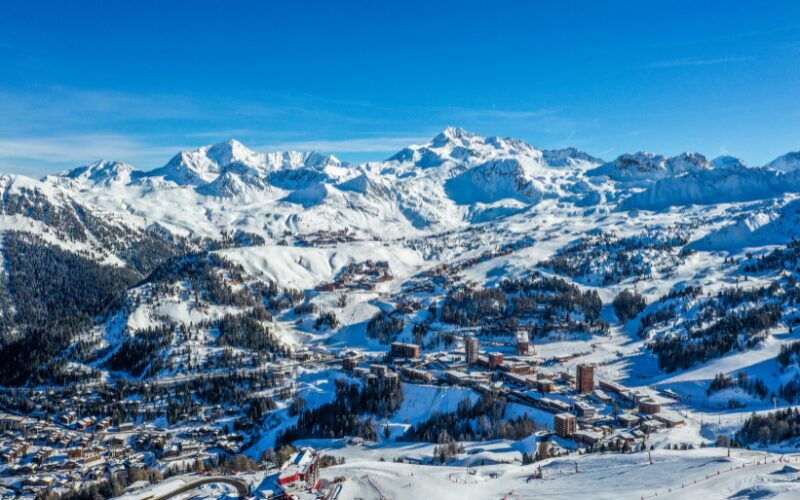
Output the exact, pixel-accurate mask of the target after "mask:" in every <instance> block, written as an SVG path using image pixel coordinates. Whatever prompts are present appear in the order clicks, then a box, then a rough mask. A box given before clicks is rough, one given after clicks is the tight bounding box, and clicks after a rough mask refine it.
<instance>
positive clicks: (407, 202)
mask: <svg viewBox="0 0 800 500" xmlns="http://www.w3.org/2000/svg"><path fill="white" fill-rule="evenodd" d="M0 191H2V199H1V201H0V204H1V205H0V208H2V215H0V232H2V245H0V259H2V263H3V271H2V273H0V359H2V360H3V362H2V363H1V365H2V366H0V429H3V431H4V433H3V434H2V435H0V454H2V458H3V460H2V465H0V493H2V491H3V488H5V489H7V490H8V491H9V492H15V493H19V492H23V491H53V492H62V493H65V494H66V493H67V492H70V491H73V492H74V491H76V485H78V484H80V485H81V487H82V488H94V489H95V492H100V493H99V494H101V495H111V494H114V495H126V496H127V498H141V499H143V498H166V497H169V495H171V494H172V493H173V492H174V491H177V490H179V489H181V488H183V487H184V486H186V485H187V484H190V483H192V481H195V480H196V477H205V476H208V475H217V476H225V477H236V478H239V479H237V481H239V482H238V483H235V484H237V485H244V486H243V487H246V489H247V493H248V494H251V495H253V496H255V497H257V498H276V497H278V496H279V495H286V497H288V498H342V499H345V498H347V499H349V498H416V497H419V496H422V495H423V494H426V495H431V494H433V495H435V496H436V497H437V498H534V497H535V498H566V497H572V498H574V497H575V496H576V495H577V496H578V497H594V498H649V497H650V496H653V495H655V494H658V496H667V497H668V498H671V497H674V498H686V497H688V495H691V496H694V497H697V496H700V495H704V494H707V495H712V494H714V493H715V492H718V491H724V492H725V495H728V496H736V495H739V496H741V497H748V496H749V497H754V496H759V495H763V496H771V497H781V496H782V497H784V498H793V497H795V496H796V495H800V489H798V487H797V484H798V483H797V481H798V480H799V479H800V463H797V460H798V457H800V455H798V454H797V453H796V450H797V444H798V442H800V416H798V414H797V410H795V409H794V408H796V405H797V404H798V403H800V333H798V332H795V331H794V328H795V327H796V326H797V325H798V324H800V283H799V282H798V276H800V243H798V238H800V205H798V204H799V203H800V153H796V152H795V153H787V154H786V155H784V156H781V157H780V158H777V159H775V160H774V161H772V162H770V163H768V164H766V165H763V166H748V165H747V164H745V163H744V162H743V161H741V160H739V159H736V158H732V157H719V158H715V159H707V158H706V157H704V156H703V155H702V154H700V153H696V152H687V153H682V154H679V155H677V156H672V157H668V156H664V155H660V154H655V153H647V152H636V153H631V154H623V155H620V156H619V157H617V158H615V159H606V160H604V159H600V158H597V157H595V156H593V155H591V154H589V153H586V152H583V151H581V150H578V149H575V148H567V149H562V150H540V149H537V148H535V147H533V146H531V145H529V144H526V143H525V142H523V141H520V140H517V139H513V138H501V137H482V136H479V135H477V134H474V133H471V132H468V131H466V130H463V129H460V128H454V127H449V128H447V129H445V130H444V131H442V132H441V133H440V134H438V135H436V136H435V137H433V138H432V139H431V140H430V141H428V142H427V143H425V144H421V145H410V146H408V147H406V148H403V149H402V150H400V151H399V152H397V153H396V154H394V155H393V156H391V157H389V158H388V159H385V160H376V161H370V162H365V163H359V164H355V163H348V162H345V161H341V160H339V159H338V158H336V157H334V156H329V155H324V154H320V153H317V152H297V151H289V152H256V151H253V150H250V149H249V148H247V147H246V146H245V145H243V144H241V143H239V142H237V141H235V140H229V141H226V142H222V143H219V144H216V145H210V146H205V147H201V148H199V149H196V150H193V151H182V152H179V153H177V154H176V155H175V156H174V157H173V158H172V159H170V160H169V161H167V162H166V164H164V166H162V167H160V168H156V169H153V170H147V171H144V170H138V169H137V168H136V167H135V166H132V165H130V164H127V163H124V162H122V161H107V160H100V161H97V162H95V163H91V164H89V165H86V166H83V167H79V168H75V169H72V170H68V171H65V172H61V173H58V174H52V175H48V176H46V177H44V178H42V179H40V180H35V179H31V178H28V177H25V176H21V175H3V176H2V177H0ZM787 409H789V410H787ZM776 410H777V411H779V413H775V412H776ZM304 447H307V448H304ZM312 450H315V451H312ZM317 468H319V470H317ZM131 470H136V471H137V472H136V474H131V473H130V471H131ZM295 470H300V471H301V472H299V473H298V475H297V477H294V476H292V478H291V480H288V479H287V480H286V481H284V479H286V478H287V477H289V476H287V475H286V474H288V472H287V471H295ZM688 470H690V471H691V474H688V475H687V472H686V471H688ZM115 471H116V472H119V471H124V472H126V473H127V476H126V477H128V478H130V477H134V476H135V477H136V478H138V480H137V481H127V482H125V484H115V483H114V481H117V480H116V479H114V478H115V476H114V474H115V473H116V472H115ZM304 474H305V475H304ZM575 474H577V476H576V475H575ZM617 475H618V476H619V478H620V479H619V480H617V479H612V478H613V477H616V476H617ZM619 481H622V482H625V483H627V484H631V485H632V487H631V489H630V490H628V491H625V492H620V491H619V490H618V489H617V488H618V487H619ZM691 481H695V482H693V483H691V485H690V482H691ZM633 485H635V486H633ZM688 488H692V489H691V490H689V489H688ZM237 489H238V488H237V487H234V486H233V485H231V484H227V485H224V484H221V483H218V482H213V481H209V484H206V485H202V486H200V487H199V489H198V490H197V491H195V494H197V495H201V496H205V497H219V496H223V495H229V496H234V495H236V494H237ZM681 490H685V491H683V492H682V491H681ZM687 492H688V493H687ZM176 494H178V493H176ZM271 495H275V496H271ZM292 495H294V496H292ZM670 495H672V496H670Z"/></svg>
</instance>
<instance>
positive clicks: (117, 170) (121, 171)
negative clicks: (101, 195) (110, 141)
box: [42, 159, 137, 185]
mask: <svg viewBox="0 0 800 500" xmlns="http://www.w3.org/2000/svg"><path fill="white" fill-rule="evenodd" d="M136 174H137V172H136V170H135V169H134V168H133V166H132V165H130V164H128V163H125V162H121V161H113V160H103V159H100V160H97V161H95V162H93V163H90V164H88V165H83V166H81V167H77V168H73V169H71V170H65V171H63V172H60V173H58V174H54V175H48V176H46V177H45V178H44V179H42V180H48V179H49V180H67V181H75V182H79V183H88V184H96V185H99V184H105V185H110V184H127V183H129V182H130V181H131V178H132V177H133V176H135V175H136Z"/></svg>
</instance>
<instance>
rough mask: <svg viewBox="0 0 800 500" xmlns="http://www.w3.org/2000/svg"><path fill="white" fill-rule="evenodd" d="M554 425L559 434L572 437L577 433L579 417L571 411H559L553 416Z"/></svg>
mask: <svg viewBox="0 0 800 500" xmlns="http://www.w3.org/2000/svg"><path fill="white" fill-rule="evenodd" d="M553 427H555V431H556V434H558V435H559V436H561V437H570V436H572V435H573V434H575V430H576V429H577V427H578V419H577V418H575V415H573V414H571V413H558V414H557V415H555V416H554V417H553Z"/></svg>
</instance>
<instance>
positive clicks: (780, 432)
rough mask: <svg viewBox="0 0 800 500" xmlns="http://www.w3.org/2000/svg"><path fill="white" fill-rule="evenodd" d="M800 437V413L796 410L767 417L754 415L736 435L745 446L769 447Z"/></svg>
mask: <svg viewBox="0 0 800 500" xmlns="http://www.w3.org/2000/svg"><path fill="white" fill-rule="evenodd" d="M798 436H800V412H798V411H797V409H796V408H786V409H785V410H778V411H774V412H770V413H767V414H766V415H758V414H756V413H753V414H752V415H750V418H748V419H747V420H746V421H745V422H744V424H743V425H742V428H741V429H739V431H738V432H737V433H736V441H738V442H739V443H740V444H742V445H744V446H747V445H752V444H759V445H761V446H767V445H771V444H776V443H780V442H782V441H786V440H788V439H794V438H796V437H798Z"/></svg>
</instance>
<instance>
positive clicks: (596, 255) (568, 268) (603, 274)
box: [538, 230, 689, 285]
mask: <svg viewBox="0 0 800 500" xmlns="http://www.w3.org/2000/svg"><path fill="white" fill-rule="evenodd" d="M687 242H688V239H687V238H686V236H685V235H683V234H680V233H679V232H674V231H672V232H667V231H660V230H648V231H645V232H644V233H642V234H638V235H634V236H628V237H624V238H620V237H618V236H616V235H615V234H613V233H602V232H601V233H598V234H594V235H590V236H587V237H585V238H582V239H580V240H579V241H577V242H575V243H573V244H570V245H568V246H566V247H564V248H561V249H560V250H558V252H556V254H555V255H554V256H552V257H550V258H549V259H546V260H544V261H542V262H540V263H539V264H538V265H539V266H540V267H544V268H549V269H552V270H553V271H554V272H555V273H557V274H561V275H564V276H569V277H572V278H583V279H586V280H588V281H592V282H597V283H596V284H600V285H610V284H616V283H619V282H620V281H622V280H623V279H625V278H629V277H634V276H636V277H639V278H642V277H645V276H649V275H651V274H652V267H653V263H651V261H652V259H653V257H651V256H650V255H652V254H656V255H658V256H660V257H662V258H663V259H664V260H665V267H666V266H674V265H676V264H679V263H681V262H683V260H684V258H685V257H686V255H687V254H688V253H689V251H681V252H679V253H678V254H677V255H673V254H672V251H673V248H675V247H680V246H683V245H685V244H686V243H687ZM595 277H597V278H599V279H596V278H595Z"/></svg>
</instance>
